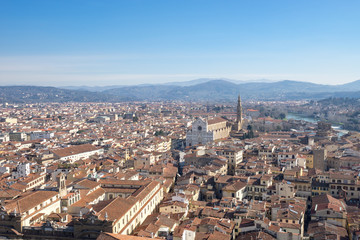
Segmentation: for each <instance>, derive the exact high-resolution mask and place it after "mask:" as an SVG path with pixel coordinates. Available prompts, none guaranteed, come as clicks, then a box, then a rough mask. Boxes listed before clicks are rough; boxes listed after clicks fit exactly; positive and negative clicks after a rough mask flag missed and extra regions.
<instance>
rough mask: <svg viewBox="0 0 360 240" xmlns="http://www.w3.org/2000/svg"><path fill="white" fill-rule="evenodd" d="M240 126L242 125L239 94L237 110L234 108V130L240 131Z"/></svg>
mask: <svg viewBox="0 0 360 240" xmlns="http://www.w3.org/2000/svg"><path fill="white" fill-rule="evenodd" d="M242 124H243V117H242V106H241V98H240V94H239V97H238V102H237V108H236V123H235V130H236V131H240V130H241V129H242Z"/></svg>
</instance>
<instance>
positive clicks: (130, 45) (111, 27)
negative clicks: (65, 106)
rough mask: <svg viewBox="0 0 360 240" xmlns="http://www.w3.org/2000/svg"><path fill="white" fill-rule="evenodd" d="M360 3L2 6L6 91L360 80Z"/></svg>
mask: <svg viewBox="0 0 360 240" xmlns="http://www.w3.org/2000/svg"><path fill="white" fill-rule="evenodd" d="M359 9H360V1H358V0H347V1H340V0H337V1H333V0H301V1H291V0H286V1H285V0H271V1H269V0H234V1H232V0H226V1H221V0H218V1H213V0H192V1H188V0H164V1H160V0H151V1H150V0H114V1H113V0H96V1H95V0H32V1H29V0H1V1H0V85H42V86H80V85H87V86H106V85H133V84H144V83H165V82H173V81H187V80H193V79H198V78H228V79H236V80H244V81H254V80H258V79H268V80H274V81H278V80H285V79H287V80H297V81H307V82H314V83H322V84H342V83H347V82H351V81H355V80H358V79H360V44H359V42H360V17H359Z"/></svg>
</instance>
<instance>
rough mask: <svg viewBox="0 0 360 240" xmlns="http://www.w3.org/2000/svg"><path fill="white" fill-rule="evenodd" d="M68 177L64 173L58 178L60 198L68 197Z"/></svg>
mask: <svg viewBox="0 0 360 240" xmlns="http://www.w3.org/2000/svg"><path fill="white" fill-rule="evenodd" d="M65 181H66V176H65V174H64V173H60V174H59V176H58V177H57V184H58V189H59V193H60V197H64V196H66V195H67V189H66V183H65Z"/></svg>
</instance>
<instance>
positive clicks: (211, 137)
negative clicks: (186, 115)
mask: <svg viewBox="0 0 360 240" xmlns="http://www.w3.org/2000/svg"><path fill="white" fill-rule="evenodd" d="M230 131H231V126H229V124H228V123H227V121H226V119H224V118H221V117H216V118H213V119H202V118H198V119H196V120H195V121H194V122H193V124H192V127H191V130H190V131H188V132H187V134H186V146H194V145H206V144H208V143H210V142H213V141H215V140H217V139H220V138H227V137H229V133H230Z"/></svg>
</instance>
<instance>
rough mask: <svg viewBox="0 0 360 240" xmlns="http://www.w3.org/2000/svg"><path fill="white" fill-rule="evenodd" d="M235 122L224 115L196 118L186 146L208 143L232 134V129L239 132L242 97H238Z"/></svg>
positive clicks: (241, 122)
mask: <svg viewBox="0 0 360 240" xmlns="http://www.w3.org/2000/svg"><path fill="white" fill-rule="evenodd" d="M236 110H237V113H236V121H235V123H229V122H228V121H227V120H226V119H224V118H222V117H215V118H212V119H203V118H198V119H196V120H195V121H194V122H193V123H192V126H191V130H189V131H188V132H187V133H186V146H194V145H206V144H208V143H211V142H213V141H215V140H218V139H221V138H227V137H229V136H230V132H231V131H235V132H239V131H240V130H241V129H242V125H243V117H242V107H241V99H240V96H239V97H238V103H237V109H236Z"/></svg>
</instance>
